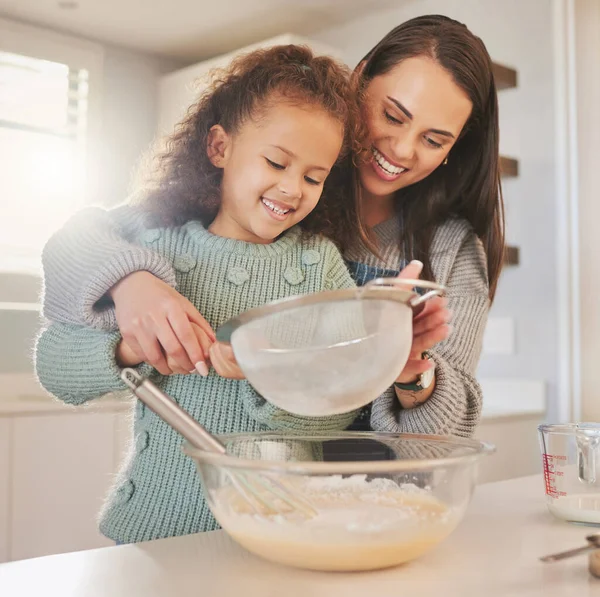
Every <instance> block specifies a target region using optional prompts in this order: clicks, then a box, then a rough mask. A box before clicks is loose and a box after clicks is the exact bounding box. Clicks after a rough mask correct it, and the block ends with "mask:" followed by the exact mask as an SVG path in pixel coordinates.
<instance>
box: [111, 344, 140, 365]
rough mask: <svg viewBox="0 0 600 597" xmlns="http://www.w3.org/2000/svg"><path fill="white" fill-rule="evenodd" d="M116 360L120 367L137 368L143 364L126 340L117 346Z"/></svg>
mask: <svg viewBox="0 0 600 597" xmlns="http://www.w3.org/2000/svg"><path fill="white" fill-rule="evenodd" d="M115 358H116V360H117V365H119V367H137V366H138V365H139V364H140V363H141V362H142V361H140V359H139V358H138V356H137V354H136V353H135V351H134V350H132V348H131V346H129V344H127V342H125V340H121V341H120V342H119V344H117V350H116V351H115Z"/></svg>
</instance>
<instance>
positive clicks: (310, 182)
mask: <svg viewBox="0 0 600 597" xmlns="http://www.w3.org/2000/svg"><path fill="white" fill-rule="evenodd" d="M304 180H305V181H306V182H307V183H308V184H312V185H315V186H318V185H320V184H321V183H320V182H319V181H318V180H315V179H314V178H310V177H309V176H305V177H304Z"/></svg>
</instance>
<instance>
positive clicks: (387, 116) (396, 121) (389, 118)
mask: <svg viewBox="0 0 600 597" xmlns="http://www.w3.org/2000/svg"><path fill="white" fill-rule="evenodd" d="M383 113H384V114H385V117H386V118H387V119H388V121H389V122H392V123H393V124H404V123H403V122H402V121H401V120H398V119H397V118H394V117H393V116H392V115H391V114H390V113H389V112H388V111H387V110H384V111H383Z"/></svg>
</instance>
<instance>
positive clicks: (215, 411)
mask: <svg viewBox="0 0 600 597" xmlns="http://www.w3.org/2000/svg"><path fill="white" fill-rule="evenodd" d="M131 240H132V241H133V242H134V243H135V244H137V245H138V246H140V247H141V248H144V247H145V248H152V249H153V251H154V252H156V254H157V255H160V256H161V257H162V258H166V260H167V261H168V262H170V263H172V265H173V268H174V271H175V273H176V277H177V280H176V282H177V288H178V290H179V291H180V292H181V293H182V294H183V295H184V296H186V297H187V298H188V299H189V300H190V301H191V302H192V303H193V304H194V305H195V307H196V308H197V309H198V310H199V311H200V313H202V314H203V315H204V317H205V318H206V319H207V320H208V322H209V323H210V325H211V326H212V327H213V329H217V328H218V327H219V326H220V325H221V324H222V323H223V322H225V321H226V320H228V319H229V318H231V317H232V316H235V315H237V314H238V313H240V312H242V311H245V310H247V309H250V308H252V307H256V306H258V305H263V304H265V303H267V302H269V301H272V300H275V299H280V298H283V297H288V296H292V295H298V294H307V293H311V292H316V291H320V290H324V289H336V288H348V287H352V286H354V283H353V281H352V278H351V277H350V274H349V273H348V270H347V269H346V266H345V264H344V261H343V259H342V257H341V255H340V254H339V252H338V251H337V249H336V247H335V246H334V245H333V243H332V242H330V241H328V240H326V239H324V238H322V237H317V236H313V237H311V238H304V237H303V236H302V234H301V233H300V231H299V230H298V229H292V230H290V231H288V232H287V233H286V234H285V235H284V236H283V237H282V238H280V239H279V240H277V241H276V242H274V243H272V244H270V245H255V244H250V243H245V242H242V241H237V240H232V239H227V238H222V237H218V236H214V235H212V234H210V233H209V232H208V231H206V230H205V229H204V228H203V227H202V226H201V225H200V224H199V223H198V222H188V223H187V224H185V225H184V226H182V227H180V228H169V229H146V230H142V231H140V232H139V234H138V237H137V238H133V239H131ZM108 311H110V310H109V309H108V310H107V312H108ZM119 340H120V335H119V333H118V331H114V332H112V331H103V330H98V329H92V328H88V327H82V326H77V325H72V324H61V323H52V324H51V325H49V327H47V328H46V329H45V330H44V331H43V332H42V334H41V336H40V337H39V339H38V342H37V346H36V370H37V375H38V378H39V380H40V382H41V384H42V385H43V386H44V387H45V388H46V389H47V390H48V391H49V392H50V393H52V394H54V395H55V396H56V397H58V398H59V399H61V400H63V401H65V402H68V403H70V404H82V403H85V402H87V401H88V400H92V399H94V398H97V397H99V396H102V395H104V394H106V393H108V392H111V391H117V390H124V389H125V386H124V384H123V383H122V381H121V379H120V377H119V373H120V370H119V367H118V366H117V364H116V362H115V348H116V346H117V343H118V342H119ZM142 368H145V369H146V371H147V372H148V371H149V370H150V369H149V367H148V366H147V365H142ZM154 373H155V379H156V380H157V383H159V384H160V385H161V387H162V388H163V389H164V391H166V392H167V393H168V394H170V395H171V396H172V397H173V398H175V399H176V400H177V402H178V403H179V404H180V405H181V406H182V407H183V408H184V409H185V410H187V411H188V412H189V413H190V414H191V415H192V416H193V417H194V418H195V419H196V420H198V421H199V422H201V423H202V424H203V425H204V426H205V427H206V428H208V429H209V430H210V431H211V432H213V433H215V434H223V433H230V432H253V431H263V430H268V429H274V430H290V431H295V432H306V433H310V432H317V433H318V432H324V431H330V430H338V429H344V428H346V427H347V426H348V425H349V424H350V423H351V422H352V421H353V419H354V418H355V417H356V414H357V413H356V412H351V413H348V414H344V415H339V416H334V417H327V418H308V417H299V416H295V415H292V414H290V413H287V412H284V411H282V410H280V409H278V408H277V407H274V406H273V405H271V404H270V403H268V402H266V401H265V400H264V399H263V398H262V397H261V396H260V395H258V394H257V393H256V392H255V391H254V390H253V388H252V387H251V386H250V385H249V384H248V383H247V382H245V381H234V380H229V379H224V378H222V377H219V376H218V375H216V373H215V372H214V371H211V372H210V374H209V376H208V377H206V378H203V377H201V376H199V375H172V376H169V377H161V376H158V375H157V374H156V372H154ZM133 425H134V438H135V441H134V442H133V443H132V445H131V446H130V454H129V457H128V458H127V459H126V461H125V464H124V466H123V468H122V470H121V471H120V474H119V477H118V479H117V482H116V484H115V486H114V488H113V490H112V491H111V493H110V496H109V498H108V500H107V502H106V504H105V506H104V508H103V511H102V513H101V517H100V530H101V531H102V533H103V534H104V535H106V536H107V537H109V538H111V539H113V540H115V541H119V542H125V543H129V542H138V541H145V540H150V539H157V538H161V537H170V536H176V535H184V534H188V533H195V532H198V531H208V530H212V529H215V528H217V523H216V521H215V520H214V518H213V517H212V514H211V513H210V511H209V509H208V506H207V504H206V502H205V500H204V498H203V495H202V490H201V486H200V483H199V480H198V477H197V474H196V471H195V468H194V464H193V462H192V460H191V459H189V458H188V457H186V456H184V455H183V454H182V452H181V444H182V439H181V437H180V436H179V435H178V434H177V433H176V432H175V431H173V430H172V429H171V428H170V427H169V426H168V425H167V424H166V423H164V422H163V421H162V420H161V419H159V418H158V417H157V416H156V415H155V414H154V413H153V412H151V411H150V410H148V409H147V408H145V407H144V405H143V404H141V403H137V405H136V407H135V417H134V423H133ZM98 449H102V447H101V446H99V447H98Z"/></svg>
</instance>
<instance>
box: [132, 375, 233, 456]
mask: <svg viewBox="0 0 600 597" xmlns="http://www.w3.org/2000/svg"><path fill="white" fill-rule="evenodd" d="M121 379H122V380H123V381H124V382H125V383H126V384H127V386H128V387H129V388H131V390H132V391H133V393H134V394H135V395H136V397H137V398H139V399H140V400H141V401H142V402H143V403H144V404H145V405H146V406H147V407H148V408H149V409H150V410H151V411H153V412H154V413H156V414H157V415H158V416H159V417H160V418H161V419H162V420H163V421H165V422H166V423H168V424H169V425H170V426H171V427H173V429H175V431H177V432H178V433H180V434H181V435H182V436H183V437H184V438H185V439H186V440H187V441H188V442H189V443H190V444H192V445H193V446H194V447H195V448H198V449H200V450H206V451H209V452H220V453H222V454H224V453H225V452H226V449H225V446H224V445H223V444H222V443H221V442H220V441H219V440H218V439H217V438H216V437H214V436H213V435H211V434H210V433H209V432H208V431H207V430H206V429H205V428H204V427H202V425H200V423H198V421H196V420H195V419H194V418H193V417H192V416H190V415H189V414H188V413H187V412H186V411H185V410H183V409H182V408H181V407H180V406H179V405H178V404H177V403H176V402H175V401H174V400H173V399H172V398H170V397H169V396H167V394H165V393H164V392H162V391H161V390H160V389H159V388H158V387H157V386H156V385H154V384H153V383H152V382H151V381H150V380H149V379H144V378H143V377H142V376H141V375H140V374H139V373H138V372H137V371H135V369H129V368H126V369H123V371H122V372H121Z"/></svg>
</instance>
